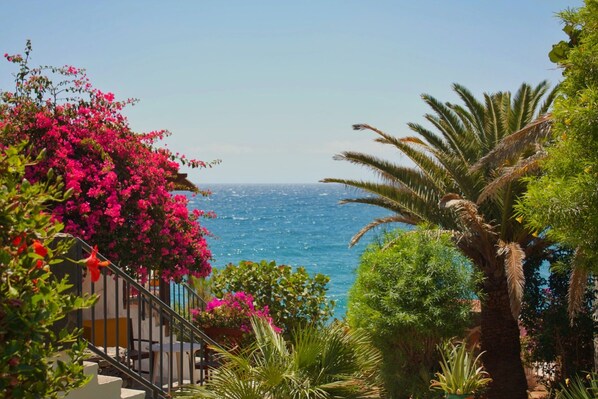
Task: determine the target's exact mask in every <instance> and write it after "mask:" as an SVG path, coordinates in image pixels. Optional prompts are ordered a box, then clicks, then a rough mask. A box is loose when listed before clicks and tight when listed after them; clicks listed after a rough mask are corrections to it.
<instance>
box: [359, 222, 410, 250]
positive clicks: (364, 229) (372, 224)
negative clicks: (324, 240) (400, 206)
mask: <svg viewBox="0 0 598 399" xmlns="http://www.w3.org/2000/svg"><path fill="white" fill-rule="evenodd" d="M412 221H413V220H412V219H409V218H405V217H403V216H401V215H394V216H388V217H384V218H378V219H374V220H373V221H372V222H370V223H368V224H367V225H366V226H364V227H362V228H361V230H359V231H358V232H357V234H355V235H354V236H353V237H352V238H351V241H350V242H349V247H352V246H354V245H355V244H357V243H358V242H359V240H361V238H362V237H363V236H364V235H365V234H366V233H367V232H368V231H370V230H372V229H373V228H375V227H378V226H380V225H382V224H388V223H405V224H409V225H415V224H416V223H412Z"/></svg>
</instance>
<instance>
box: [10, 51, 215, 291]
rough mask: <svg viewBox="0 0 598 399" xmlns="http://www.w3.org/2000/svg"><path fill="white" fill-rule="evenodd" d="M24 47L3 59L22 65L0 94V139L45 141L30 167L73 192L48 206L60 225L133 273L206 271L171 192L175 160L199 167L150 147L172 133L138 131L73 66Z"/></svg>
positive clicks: (204, 254)
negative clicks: (44, 60) (48, 61)
mask: <svg viewBox="0 0 598 399" xmlns="http://www.w3.org/2000/svg"><path fill="white" fill-rule="evenodd" d="M30 52H31V46H30V44H29V43H28V44H27V48H26V51H25V55H24V56H21V55H8V54H5V58H6V59H7V60H8V61H9V62H12V63H13V64H14V65H16V66H17V67H18V72H17V73H16V74H15V77H16V86H15V89H14V91H3V92H2V93H0V146H7V145H11V144H15V143H16V142H20V141H21V140H27V141H28V142H29V145H30V147H29V148H30V151H32V152H39V151H41V150H42V149H45V150H46V152H47V157H46V158H45V160H44V161H43V162H40V163H39V164H37V165H35V166H32V167H29V168H27V172H26V176H27V178H28V179H29V180H30V181H31V182H39V181H44V180H45V179H46V177H45V176H46V173H47V171H48V170H49V169H50V168H52V169H54V171H55V172H56V173H57V174H59V175H62V176H63V177H64V182H65V187H66V188H67V189H69V190H71V191H72V196H71V197H70V198H69V199H68V200H66V201H65V202H61V203H56V204H55V205H54V206H53V208H52V213H53V215H54V217H55V218H56V219H57V220H59V221H60V222H62V223H64V225H65V232H67V233H70V234H73V235H76V236H79V237H81V238H82V239H84V240H86V241H88V242H93V243H94V244H97V246H98V248H99V250H100V252H101V253H103V254H104V255H106V256H107V257H108V258H109V259H110V260H111V261H113V262H114V263H116V264H119V265H120V266H121V267H123V268H125V269H126V270H127V271H128V272H129V273H130V274H132V275H133V276H139V277H141V278H142V279H144V278H146V277H147V275H148V272H149V270H156V271H158V272H159V273H160V275H161V276H162V278H163V279H164V280H179V279H181V278H182V277H183V276H187V275H192V276H198V277H201V276H206V275H208V274H209V273H210V270H211V269H210V263H209V261H210V259H211V253H210V251H209V249H208V247H207V244H206V241H205V236H206V234H208V232H207V231H206V230H205V229H204V228H203V227H202V226H201V225H200V224H199V219H200V218H201V217H202V216H205V215H204V214H203V212H201V211H199V210H194V211H193V212H189V210H188V208H187V205H188V199H187V197H186V196H184V195H173V194H171V191H173V190H175V189H176V188H177V186H176V183H175V182H176V179H177V175H178V171H179V163H182V164H185V165H188V166H191V167H204V166H206V164H205V163H203V162H201V161H197V160H187V159H186V158H185V157H184V156H178V154H173V153H171V152H170V151H169V150H166V149H164V148H158V147H157V146H156V143H157V141H159V140H160V139H162V138H164V137H165V136H166V135H167V134H168V132H166V131H155V132H151V133H146V134H136V133H134V132H133V131H132V130H131V129H130V127H129V125H128V121H127V119H126V118H125V116H123V114H122V111H123V108H124V107H125V106H126V105H129V104H131V103H132V102H133V100H126V101H117V100H115V98H114V95H113V94H112V93H104V92H102V91H100V90H98V89H96V88H94V87H93V86H92V85H91V83H90V81H89V79H88V78H87V76H86V75H85V72H84V71H83V70H81V69H77V68H74V67H66V66H65V67H61V68H55V67H39V68H30V67H29V65H28V59H29V56H30Z"/></svg>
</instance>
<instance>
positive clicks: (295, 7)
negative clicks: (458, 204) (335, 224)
mask: <svg viewBox="0 0 598 399" xmlns="http://www.w3.org/2000/svg"><path fill="white" fill-rule="evenodd" d="M581 5H582V1H581V0H577V1H564V0H563V1H556V0H554V1H552V0H505V1H490V0H437V1H432V0H418V1H414V0H411V1H404V0H395V1H376V0H368V1H366V0H363V1H351V0H344V1H341V0H330V1H326V0H319V1H316V0H314V1H301V0H295V1H280V0H278V1H260V0H253V1H248V0H244V1H225V0H222V1H207V0H187V1H185V0H178V1H163V0H162V1H152V0H144V1H131V0H118V1H110V0H104V1H93V2H92V1H81V0H78V1H74V0H70V1H68V0H64V1H54V2H51V1H47V0H39V1H28V0H21V1H8V0H5V1H1V2H0V54H4V53H9V54H15V53H22V51H23V48H24V46H25V42H26V40H27V39H31V41H32V44H33V56H32V64H33V65H54V66H62V65H73V66H76V67H81V68H85V69H86V70H87V73H88V75H89V77H90V78H91V80H92V82H93V84H94V86H95V87H97V88H99V89H101V90H102V91H104V92H113V93H115V95H116V96H117V98H119V99H125V98H137V99H139V102H138V103H137V104H136V105H135V106H133V107H130V108H127V109H126V110H125V115H127V117H128V118H129V123H130V126H131V127H132V129H133V130H135V131H137V132H147V131H153V130H159V129H167V130H169V131H170V132H171V133H172V136H171V137H169V138H168V139H166V140H165V142H164V144H165V145H167V146H168V148H170V149H171V150H173V151H174V152H182V153H185V154H186V155H187V156H188V157H191V158H197V159H201V160H204V161H212V160H216V159H219V160H221V163H220V164H219V165H217V166H215V167H213V168H210V169H204V170H184V171H186V172H188V173H189V178H190V179H191V180H192V181H193V182H194V183H197V184H199V186H200V187H201V186H202V185H209V184H213V183H316V182H318V181H319V180H321V179H323V178H325V177H340V178H359V179H373V178H374V177H373V176H372V175H371V172H369V171H367V170H366V169H361V168H359V167H357V166H354V165H350V164H348V163H346V162H339V161H334V160H333V159H332V158H333V156H334V155H335V154H337V153H340V152H342V151H345V150H360V151H363V152H367V153H370V154H377V155H380V156H383V157H386V158H388V159H393V160H395V161H398V162H405V160H404V159H403V158H401V157H400V155H399V154H397V152H396V151H393V150H392V149H391V148H385V147H384V146H382V145H380V144H376V143H374V142H373V138H374V136H373V135H372V134H371V133H367V132H364V131H361V132H358V131H353V130H352V129H351V125H352V124H355V123H368V124H370V125H373V126H376V127H378V128H380V129H382V130H384V131H386V132H388V133H392V134H395V135H397V136H406V135H410V132H409V130H408V128H407V126H406V124H407V123H408V122H417V123H423V121H424V120H423V115H424V114H425V113H426V112H428V109H427V108H426V106H425V104H424V103H423V102H422V101H421V99H420V95H421V94H423V93H426V94H430V95H432V96H434V97H436V98H437V99H439V100H441V101H457V98H456V96H455V95H454V93H453V92H452V89H451V85H452V84H453V83H459V84H462V85H464V86H465V87H467V88H468V89H469V90H471V91H472V92H473V93H474V94H475V95H476V96H481V94H482V93H484V92H494V91H499V90H502V91H505V90H510V91H515V90H516V89H517V88H518V87H519V85H520V84H521V83H523V82H528V83H530V84H537V83H539V82H540V81H542V80H548V81H549V82H551V83H552V84H555V83H557V82H558V81H559V80H560V79H561V72H560V71H559V70H558V69H557V68H556V67H555V65H554V64H552V63H550V61H549V60H548V57H547V53H548V52H549V51H550V49H551V46H552V44H554V43H556V42H558V41H560V40H563V39H565V35H564V33H563V32H562V31H561V29H562V24H561V21H560V20H559V19H558V17H557V16H556V13H557V12H558V11H561V10H564V9H566V8H568V7H578V6H581ZM14 72H15V70H14V68H13V66H12V65H11V64H9V63H7V62H5V61H0V89H4V90H7V89H9V90H10V89H12V87H13V76H12V74H13V73H14Z"/></svg>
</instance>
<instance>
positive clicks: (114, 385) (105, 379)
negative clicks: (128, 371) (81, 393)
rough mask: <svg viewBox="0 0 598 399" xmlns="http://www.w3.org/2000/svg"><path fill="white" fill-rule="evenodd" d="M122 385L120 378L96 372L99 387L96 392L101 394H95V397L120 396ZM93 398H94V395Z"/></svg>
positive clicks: (98, 398) (105, 398)
mask: <svg viewBox="0 0 598 399" xmlns="http://www.w3.org/2000/svg"><path fill="white" fill-rule="evenodd" d="M122 386H123V380H122V378H119V377H112V376H109V375H101V374H98V388H99V389H98V391H97V392H98V393H100V392H101V394H100V395H98V396H97V399H108V398H120V390H121V389H122ZM90 399H91V398H90ZM94 399H96V398H95V397H94Z"/></svg>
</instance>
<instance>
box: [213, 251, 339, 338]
mask: <svg viewBox="0 0 598 399" xmlns="http://www.w3.org/2000/svg"><path fill="white" fill-rule="evenodd" d="M329 281H330V277H328V276H326V275H324V274H321V273H316V274H314V275H313V276H311V275H310V274H309V273H308V272H307V270H305V268H304V267H297V268H296V269H293V267H291V266H289V265H277V264H276V262H275V261H270V262H268V261H265V260H262V261H261V262H251V261H241V262H239V264H238V265H234V264H232V263H231V264H229V265H227V266H226V267H225V268H223V269H220V270H218V269H214V273H213V274H212V278H211V288H212V291H213V293H214V295H215V296H217V297H222V296H223V295H225V293H227V292H239V291H244V292H249V293H251V295H252V296H253V298H254V300H255V302H256V304H258V305H259V306H267V307H268V308H269V309H270V314H271V315H272V317H273V318H274V321H275V322H276V325H277V326H279V327H280V328H282V329H283V330H284V333H285V335H290V334H291V333H292V331H293V330H295V329H296V328H298V327H299V326H305V325H315V326H320V327H321V326H323V325H325V323H326V321H327V320H328V319H329V318H330V316H332V314H333V311H334V305H335V302H334V301H333V300H329V299H328V298H327V296H326V293H327V291H328V286H327V284H328V282H329Z"/></svg>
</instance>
